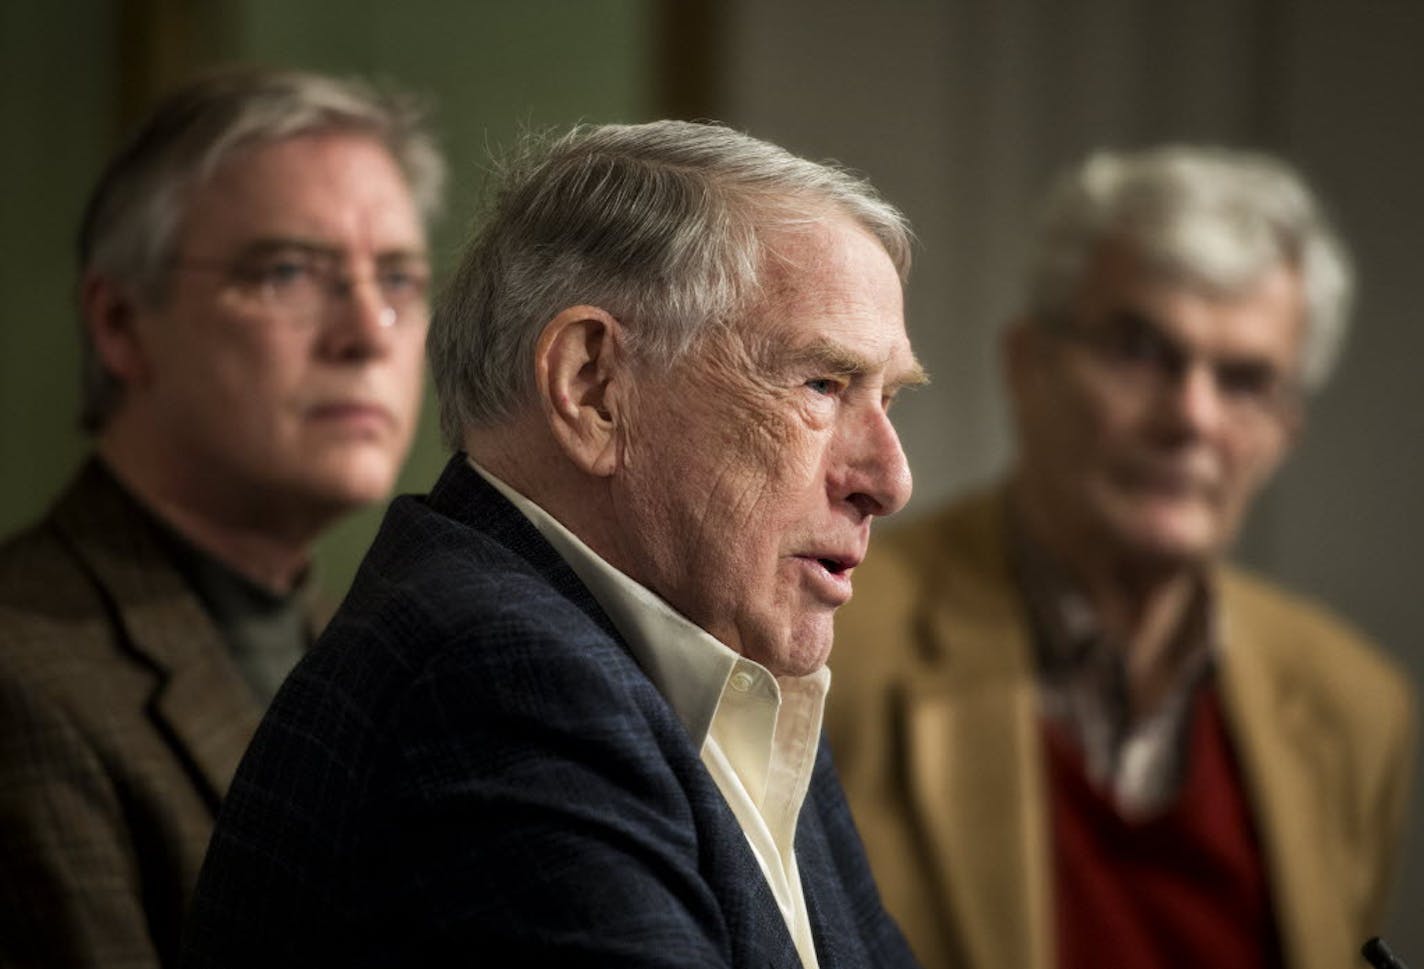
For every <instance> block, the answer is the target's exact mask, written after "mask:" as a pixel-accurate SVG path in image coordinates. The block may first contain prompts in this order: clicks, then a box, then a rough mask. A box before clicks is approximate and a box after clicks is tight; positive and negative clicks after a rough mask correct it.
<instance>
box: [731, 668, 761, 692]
mask: <svg viewBox="0 0 1424 969" xmlns="http://www.w3.org/2000/svg"><path fill="white" fill-rule="evenodd" d="M755 682H756V681H755V680H754V679H753V678H752V675H751V674H750V673H748V672H746V671H745V670H738V671H737V672H735V673H733V674H732V680H731V685H732V689H734V690H736V691H737V692H738V693H745V692H747V691H748V690H750V689H751V688H752V684H753V683H755Z"/></svg>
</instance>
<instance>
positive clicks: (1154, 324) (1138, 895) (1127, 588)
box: [828, 148, 1413, 969]
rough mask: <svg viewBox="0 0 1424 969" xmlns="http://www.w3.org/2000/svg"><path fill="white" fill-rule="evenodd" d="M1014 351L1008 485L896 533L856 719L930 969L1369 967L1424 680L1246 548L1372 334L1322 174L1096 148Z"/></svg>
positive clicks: (867, 795)
mask: <svg viewBox="0 0 1424 969" xmlns="http://www.w3.org/2000/svg"><path fill="white" fill-rule="evenodd" d="M1037 255H1038V258H1037V262H1036V265H1035V269H1034V274H1033V278H1032V280H1031V285H1030V299H1029V305H1028V308H1027V311H1026V314H1025V316H1024V318H1023V319H1022V320H1021V321H1019V322H1018V323H1016V325H1014V326H1013V327H1011V328H1010V330H1009V331H1008V333H1007V335H1006V339H1005V357H1006V371H1007V376H1008V384H1009V391H1010V396H1011V398H1012V401H1013V404H1014V407H1015V413H1016V419H1017V431H1018V445H1019V455H1018V463H1017V467H1016V469H1015V471H1014V473H1013V474H1012V476H1011V478H1010V480H1009V481H1008V483H1007V484H1006V485H1005V486H1001V487H1000V488H998V489H996V490H994V491H992V492H990V493H987V494H983V495H979V496H976V497H971V498H968V499H966V500H961V501H957V502H955V503H953V504H951V505H950V506H949V507H948V508H946V509H943V510H941V511H940V512H939V513H937V514H936V515H934V516H932V517H931V518H930V519H929V520H927V521H926V522H923V523H920V524H919V525H918V526H917V527H916V528H914V529H913V530H909V531H904V532H901V533H898V534H892V535H889V536H885V537H884V538H883V539H882V540H881V544H880V545H879V546H878V548H877V549H876V552H875V554H872V556H871V558H870V560H869V561H868V562H867V563H866V565H865V566H864V567H863V571H862V573H861V575H859V576H858V577H857V591H858V594H857V597H856V601H855V603H854V604H853V605H852V606H851V607H850V608H849V609H847V610H846V613H845V615H844V616H842V617H841V623H840V625H839V630H838V632H839V635H840V637H841V642H840V645H839V646H838V647H837V651H836V656H837V664H836V667H837V668H836V679H837V683H839V684H844V688H843V689H842V690H839V691H838V695H837V697H836V702H835V703H833V704H832V708H831V711H830V713H829V715H828V717H829V719H828V731H829V732H830V735H831V738H832V743H833V745H834V748H835V750H836V753H837V755H838V757H839V758H840V759H841V762H842V769H843V771H844V775H845V777H846V787H847V790H848V791H849V792H850V796H851V801H852V805H853V807H854V808H855V810H856V812H857V814H856V817H857V820H858V822H859V823H860V825H861V828H862V830H863V831H864V832H865V836H866V843H867V847H868V851H869V853H870V856H871V860H872V863H873V865H874V866H875V871H876V873H877V876H878V877H879V879H880V882H881V886H882V890H883V891H884V892H885V895H886V902H887V906H888V907H889V908H890V910H891V911H892V912H894V913H896V914H897V915H898V916H899V917H900V918H901V920H902V924H903V925H904V926H905V929H906V934H907V935H908V936H909V937H910V939H911V942H912V944H913V945H914V946H915V948H916V951H917V952H918V954H919V955H920V957H921V958H922V959H924V961H925V963H926V964H927V965H932V966H956V967H963V966H970V967H974V969H992V967H1003V969H1009V967H1013V969H1053V967H1068V969H1073V967H1087V966H1114V967H1124V969H1136V967H1165V966H1186V965H1194V966H1195V965H1201V966H1207V965H1210V966H1213V967H1259V966H1281V965H1284V966H1292V967H1296V969H1313V967H1320V969H1325V967H1339V966H1345V965H1349V964H1351V963H1352V962H1353V961H1355V959H1356V957H1355V952H1356V951H1357V949H1358V946H1359V945H1360V943H1361V942H1362V941H1363V940H1364V939H1365V937H1366V936H1367V935H1368V934H1369V933H1370V932H1371V931H1372V930H1375V929H1376V928H1377V926H1378V922H1379V919H1380V918H1381V915H1382V909H1383V905H1384V902H1385V896H1386V890H1387V888H1388V886H1389V876H1390V872H1391V868H1392V862H1393V859H1394V857H1395V853H1396V846H1397V839H1398V836H1399V833H1400V828H1401V824H1402V821H1403V818H1404V802H1405V793H1406V788H1407V777H1408V774H1409V765H1410V763H1411V756H1412V755H1411V745H1412V720H1413V700H1412V697H1411V694H1410V691H1409V689H1408V687H1407V686H1406V683H1405V681H1404V680H1403V679H1402V678H1401V676H1400V675H1399V673H1398V672H1397V671H1396V670H1395V669H1394V668H1393V666H1392V664H1390V663H1389V662H1388V661H1387V660H1386V659H1385V657H1384V656H1382V655H1381V654H1380V653H1379V652H1377V651H1376V650H1375V649H1373V648H1372V647H1371V646H1369V645H1367V644H1366V643H1365V642H1364V641H1363V640H1362V639H1361V637H1360V636H1359V635H1358V634H1357V633H1355V632H1353V631H1351V630H1349V629H1348V628H1346V627H1345V626H1344V625H1343V624H1341V623H1340V622H1339V621H1338V620H1337V619H1334V618H1332V617H1331V616H1329V615H1328V614H1326V613H1325V612H1324V611H1322V610H1321V609H1319V608H1318V607H1316V606H1314V605H1311V604H1308V603H1306V602H1304V601H1303V600H1301V599H1298V598H1295V597H1293V596H1290V595H1288V594H1287V593H1285V592H1283V591H1281V590H1279V589H1277V588H1275V587H1274V586H1272V585H1269V584H1267V583H1266V582H1264V581H1262V580H1261V579H1259V578H1254V577H1251V576H1248V575H1246V574H1244V573H1242V572H1241V571H1239V570H1237V569H1234V568H1231V567H1229V566H1227V565H1225V564H1224V562H1223V559H1224V557H1225V555H1226V554H1227V552H1228V550H1229V548H1230V546H1231V543H1232V540H1233V539H1234V538H1235V536H1236V534H1237V532H1238V530H1239V528H1240V525H1241V522H1242V519H1243V518H1244V516H1245V515H1246V513H1247V511H1248V509H1249V507H1250V505H1251V502H1252V500H1253V498H1254V497H1255V496H1256V495H1257V494H1258V492H1259V491H1260V489H1261V488H1262V487H1263V486H1264V485H1265V484H1266V482H1267V481H1269V480H1270V478H1271V476H1272V474H1274V472H1275V470H1276V468H1277V467H1278V466H1279V464H1280V462H1281V460H1282V459H1283V458H1284V457H1285V455H1286V454H1287V452H1288V451H1289V450H1290V447H1291V444H1292V443H1293V442H1294V440H1295V438H1296V436H1297V434H1298V433H1299V429H1300V425H1301V422H1302V420H1303V416H1304V415H1303V411H1304V403H1305V402H1304V399H1303V396H1304V395H1305V394H1306V393H1308V392H1309V391H1310V390H1311V389H1313V388H1315V387H1318V386H1320V384H1321V383H1322V382H1323V381H1324V380H1325V377H1326V375H1327V374H1328V372H1329V370H1330V367H1331V364H1332V362H1333V360H1334V356H1335V353H1336V350H1337V349H1338V347H1339V345H1340V341H1341V336H1342V331H1343V328H1344V324H1345V314H1346V308H1347V303H1348V291H1349V272H1348V268H1347V266H1346V263H1345V259H1344V255H1343V253H1342V251H1341V247H1340V243H1339V241H1338V240H1337V239H1336V238H1335V236H1334V234H1333V233H1332V232H1331V231H1330V229H1329V228H1328V227H1327V226H1326V224H1325V223H1324V221H1323V219H1322V216H1321V214H1320V212H1319V209H1318V206H1317V204H1316V202H1315V201H1314V199H1313V198H1312V197H1311V195H1310V193H1309V192H1308V191H1307V189H1306V188H1305V186H1304V185H1303V184H1302V182H1301V181H1300V179H1299V178H1298V177H1297V176H1296V175H1295V174H1294V173H1293V172H1291V171H1290V170H1289V169H1288V168H1287V167H1286V166H1284V165H1283V164H1281V163H1280V162H1278V161H1276V160H1273V159H1271V158H1267V157H1263V156H1259V155H1253V154H1245V153H1234V152H1228V151H1217V150H1209V149H1197V148H1166V149H1160V150H1155V151H1148V152H1143V153H1140V154H1128V155H1114V154H1103V155H1098V156H1094V157H1093V158H1091V159H1089V160H1088V161H1087V162H1086V163H1084V164H1083V165H1081V166H1079V167H1078V168H1076V169H1074V170H1073V171H1072V172H1070V173H1069V174H1068V175H1066V176H1065V177H1064V179H1063V180H1062V182H1061V183H1060V185H1059V187H1058V189H1057V190H1056V192H1055V193H1054V194H1053V195H1052V197H1051V198H1050V200H1049V203H1048V206H1047V210H1046V212H1045V218H1044V222H1043V224H1042V226H1041V228H1040V234H1039V236H1038V253H1037Z"/></svg>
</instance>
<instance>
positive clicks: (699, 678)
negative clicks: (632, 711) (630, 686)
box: [468, 457, 776, 749]
mask: <svg viewBox="0 0 1424 969" xmlns="http://www.w3.org/2000/svg"><path fill="white" fill-rule="evenodd" d="M468 460H469V462H470V467H472V468H474V469H475V471H476V472H478V473H479V475H480V476H481V477H482V478H484V479H485V480H486V481H488V482H489V483H490V484H491V485H492V486H493V487H494V488H495V489H496V490H497V491H499V493H500V494H502V495H504V497H505V498H507V499H509V501H510V503H511V504H513V505H514V507H515V508H517V509H518V510H519V511H520V513H521V514H523V515H524V517H525V518H527V519H529V522H530V523H531V524H532V525H533V526H534V527H535V528H536V529H537V530H538V531H539V534H541V535H543V536H544V538H545V540H546V541H548V543H549V544H550V545H552V546H553V547H554V550H555V551H556V552H558V553H559V555H560V556H561V557H562V558H563V559H564V561H566V562H567V563H568V564H569V567H570V568H572V569H573V570H574V574H576V575H577V576H578V577H579V580H580V581H582V582H583V584H584V585H586V586H587V587H588V590H589V592H590V593H592V595H593V597H594V599H596V600H597V601H598V604H599V606H601V607H602V608H603V611H604V612H605V613H607V615H608V618H609V619H610V620H611V621H612V622H613V625H614V627H615V628H616V629H617V630H618V632H619V633H620V634H621V635H622V636H623V638H624V639H625V640H626V641H627V643H628V648H629V650H630V651H631V652H632V653H633V658H634V659H635V660H636V661H637V663H638V665H639V666H640V667H642V669H643V672H644V673H646V674H647V675H648V678H649V679H650V680H652V681H653V685H654V686H656V687H657V688H658V692H659V693H661V694H662V695H663V698H664V699H666V700H667V702H668V705H669V706H671V707H672V709H673V712H674V713H675V714H676V715H677V718H678V719H679V720H680V721H681V722H682V725H683V726H684V727H685V728H686V729H687V732H688V734H689V735H690V736H691V737H692V741H693V743H694V744H695V745H696V746H697V747H698V748H699V749H700V748H701V746H702V744H703V742H704V741H705V740H706V738H707V733H708V731H709V730H710V729H711V726H712V718H713V717H714V716H715V715H716V713H717V706H718V704H719V703H720V702H721V700H722V694H723V691H724V690H725V689H726V687H727V684H728V681H729V680H730V678H731V676H732V674H733V672H734V671H735V670H737V668H738V665H739V664H742V665H744V666H745V665H747V664H750V665H751V666H753V667H757V668H758V669H761V667H759V666H758V665H757V664H755V663H753V662H752V661H751V660H748V659H746V658H744V657H742V656H741V655H739V654H738V653H737V652H736V651H735V650H733V649H732V648H731V647H730V646H728V645H726V644H725V643H723V642H721V641H720V640H718V639H717V638H716V637H714V636H712V635H711V634H710V633H708V632H707V631H706V630H705V629H703V628H702V627H701V626H698V625H697V624H696V623H694V622H692V621H691V620H689V619H687V618H686V617H685V616H683V615H682V614H680V613H679V612H678V611H677V610H675V609H674V608H673V607H672V606H671V605H669V604H668V603H667V601H666V600H664V599H663V598H661V597H660V596H658V595H657V594H656V593H654V592H652V591H651V590H650V589H648V588H646V587H645V586H643V585H640V584H639V583H637V582H635V581H634V580H633V579H631V578H629V577H628V576H627V575H625V574H624V573H622V572H620V571H619V570H618V569H616V568H614V567H613V566H612V565H610V564H609V563H608V562H606V561H605V560H604V559H603V558H602V557H601V556H599V554H598V553H597V552H595V551H594V550H593V549H591V548H589V547H588V546H587V545H586V544H584V542H583V540H582V539H580V538H579V537H578V536H577V535H575V534H574V533H573V532H571V531H569V530H568V529H567V528H565V527H564V525H563V524H562V523H561V522H559V521H558V519H556V518H554V516H553V515H551V514H549V513H548V512H547V511H545V510H544V509H543V508H541V507H540V506H539V505H537V504H536V503H534V502H533V501H531V500H529V499H528V498H526V497H524V496H523V495H521V494H520V493H519V492H517V491H515V490H514V489H513V488H511V487H510V486H509V485H507V484H506V483H504V482H503V481H501V480H500V479H499V478H498V477H497V476H495V475H494V474H492V473H491V472H489V471H488V470H486V469H485V468H482V467H480V465H479V463H478V462H477V461H475V459H474V458H473V457H470V458H468ZM762 672H763V673H766V671H765V670H764V669H762ZM765 679H766V680H767V681H768V682H770V683H771V684H773V686H774V685H775V683H776V680H775V677H772V676H771V675H770V674H769V673H766V676H765ZM738 682H741V681H738Z"/></svg>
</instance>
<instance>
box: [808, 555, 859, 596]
mask: <svg viewBox="0 0 1424 969" xmlns="http://www.w3.org/2000/svg"><path fill="white" fill-rule="evenodd" d="M862 558H864V555H863V553H861V552H859V551H855V552H842V551H827V550H817V551H812V552H807V553H804V554H801V555H796V556H795V559H796V560H797V561H798V562H800V563H801V565H802V567H803V568H804V570H805V574H806V577H807V580H808V581H809V583H810V586H811V588H812V589H814V590H815V594H816V596H817V597H818V598H820V599H821V600H822V601H824V602H826V603H828V604H829V605H831V606H833V607H834V606H842V605H844V604H845V603H847V602H849V601H850V596H851V572H852V571H853V570H854V569H855V567H856V566H857V565H859V564H860V561H861V559H862Z"/></svg>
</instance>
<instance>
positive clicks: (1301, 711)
mask: <svg viewBox="0 0 1424 969" xmlns="http://www.w3.org/2000/svg"><path fill="white" fill-rule="evenodd" d="M1220 588H1221V597H1222V611H1223V629H1222V640H1223V644H1222V649H1221V656H1220V664H1219V669H1220V681H1221V693H1222V702H1223V707H1224V710H1225V714H1226V716H1227V718H1228V720H1229V721H1230V724H1231V728H1232V730H1231V733H1232V736H1233V737H1235V738H1236V742H1237V756H1238V757H1239V758H1240V761H1241V768H1242V775H1243V778H1244V780H1245V783H1246V784H1247V790H1248V794H1249V796H1250V798H1251V801H1252V805H1253V809H1254V813H1255V815H1256V827H1257V830H1258V832H1259V837H1260V839H1261V846H1262V851H1263V853H1264V854H1265V862H1266V865H1267V867H1268V871H1269V875H1270V883H1271V890H1272V893H1273V901H1274V903H1275V906H1276V910H1277V922H1278V924H1279V925H1280V929H1281V943H1282V945H1283V946H1284V948H1285V952H1286V957H1287V962H1288V963H1289V964H1290V965H1292V966H1297V967H1300V969H1334V967H1336V966H1338V965H1339V962H1340V958H1341V956H1342V955H1343V954H1347V953H1352V952H1354V950H1355V948H1356V947H1357V946H1358V945H1359V944H1360V942H1362V941H1363V940H1361V939H1355V938H1352V937H1351V926H1352V925H1353V922H1352V920H1351V913H1350V912H1348V911H1347V910H1346V908H1345V906H1344V905H1343V904H1340V903H1338V901H1337V900H1339V899H1341V898H1343V895H1342V893H1341V892H1340V891H1339V890H1338V886H1337V885H1336V884H1335V879H1336V878H1339V877H1341V873H1343V872H1346V871H1348V870H1350V866H1349V865H1348V864H1346V863H1343V862H1347V861H1348V859H1336V858H1333V857H1332V856H1331V854H1330V852H1331V851H1338V850H1339V849H1340V847H1341V842H1340V839H1339V837H1338V836H1336V835H1333V834H1332V831H1334V830H1338V826H1334V825H1331V824H1330V820H1331V819H1330V818H1328V817H1327V816H1326V812H1327V810H1328V806H1329V805H1331V804H1334V803H1337V802H1338V797H1332V796H1330V794H1331V792H1332V791H1338V790H1340V787H1341V785H1342V784H1345V783H1346V780H1345V778H1346V777H1347V776H1348V774H1347V771H1346V769H1345V765H1344V763H1343V758H1344V757H1345V755H1346V751H1345V750H1344V749H1343V748H1342V746H1341V743H1340V738H1339V736H1338V735H1337V734H1336V733H1335V732H1334V731H1332V730H1331V729H1330V717H1329V716H1328V715H1323V714H1322V711H1320V710H1317V709H1315V707H1314V705H1313V704H1312V702H1311V699H1310V696H1311V695H1310V693H1309V691H1308V690H1305V689H1303V688H1301V687H1300V685H1299V684H1297V683H1295V682H1294V680H1293V678H1292V676H1291V669H1290V665H1289V662H1288V660H1287V661H1277V658H1286V657H1289V655H1290V653H1289V649H1290V644H1289V643H1281V642H1276V641H1275V638H1276V637H1273V635H1272V629H1271V628H1270V626H1269V624H1267V623H1263V622H1261V621H1260V619H1259V617H1256V616H1254V615H1253V614H1252V613H1251V611H1250V609H1249V606H1245V605H1243V604H1242V602H1241V601H1240V600H1239V598H1238V597H1237V596H1236V595H1235V590H1234V587H1233V584H1232V581H1231V574H1230V571H1229V570H1225V571H1224V574H1223V576H1222V581H1221V583H1220Z"/></svg>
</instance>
